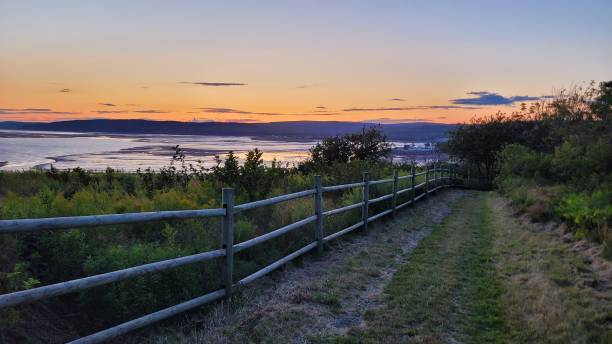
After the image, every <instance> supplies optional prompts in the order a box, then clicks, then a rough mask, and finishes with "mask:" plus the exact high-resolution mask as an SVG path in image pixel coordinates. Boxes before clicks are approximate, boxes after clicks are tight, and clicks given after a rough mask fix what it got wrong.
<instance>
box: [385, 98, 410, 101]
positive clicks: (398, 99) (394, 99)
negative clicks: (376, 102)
mask: <svg viewBox="0 0 612 344" xmlns="http://www.w3.org/2000/svg"><path fill="white" fill-rule="evenodd" d="M387 100H388V101H390V102H403V101H406V99H402V98H389V99H387Z"/></svg>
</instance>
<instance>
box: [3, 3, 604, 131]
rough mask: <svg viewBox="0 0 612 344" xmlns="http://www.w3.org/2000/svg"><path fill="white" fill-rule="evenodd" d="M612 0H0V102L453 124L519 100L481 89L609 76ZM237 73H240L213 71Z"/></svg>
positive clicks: (544, 88) (526, 89) (89, 109)
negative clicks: (480, 98) (500, 99)
mask: <svg viewBox="0 0 612 344" xmlns="http://www.w3.org/2000/svg"><path fill="white" fill-rule="evenodd" d="M611 13H612V1H513V2H505V1H504V2H502V1H367V2H366V1H300V2H298V1H265V2H264V1H234V2H212V1H211V2H209V1H6V0H0V49H1V50H2V52H3V53H2V54H1V55H0V74H1V75H2V76H3V77H2V78H1V79H0V108H3V109H12V110H23V109H27V108H46V109H50V110H49V111H48V112H49V113H48V114H46V115H44V116H42V115H41V113H40V111H38V112H33V113H27V111H21V112H20V113H19V114H16V113H15V111H13V113H12V114H11V113H10V111H9V112H8V114H7V113H6V112H7V111H5V114H0V115H2V116H4V118H8V119H19V120H40V119H44V120H53V119H63V118H67V117H69V118H72V117H75V118H90V117H100V115H104V116H106V117H117V118H133V117H139V118H140V117H142V116H143V115H144V114H148V117H147V118H152V119H163V118H173V119H179V120H189V119H191V118H197V119H214V120H244V121H274V120H299V119H304V118H307V119H313V120H325V119H335V120H375V119H377V118H382V117H381V116H383V115H384V117H385V118H389V119H391V120H392V121H414V120H420V119H427V120H432V121H444V122H456V121H461V120H465V119H466V118H469V117H471V116H472V115H474V114H476V115H479V114H486V113H487V112H491V111H497V110H499V109H502V110H504V109H507V107H508V106H509V105H518V104H516V103H513V102H510V103H509V104H500V103H494V104H485V103H486V102H483V101H476V103H474V102H470V101H469V100H468V101H467V103H466V102H465V101H464V102H461V101H459V102H457V101H455V100H457V99H465V98H467V99H471V98H473V97H475V95H474V94H469V93H473V92H486V93H488V94H492V95H498V96H500V97H503V98H504V99H513V97H518V98H515V99H523V98H521V97H527V98H526V99H530V98H534V97H535V98H537V97H540V96H543V95H548V94H551V93H552V92H553V91H554V89H558V88H562V87H568V86H572V85H576V84H579V83H581V82H584V81H590V80H596V81H603V80H608V79H612V63H610V61H612V38H611V37H612V20H610V14H611ZM225 83H228V84H232V83H233V84H243V85H233V86H230V85H227V86H222V87H219V86H218V85H217V86H211V85H206V84H225ZM476 97H478V95H476ZM489 98H490V99H494V98H495V97H489ZM389 99H401V101H400V100H395V101H389ZM487 99H488V98H487ZM398 102H401V106H396V105H398V104H397V103H398ZM100 104H114V105H117V106H116V107H115V109H113V110H108V106H104V105H100ZM127 104H134V105H127ZM453 104H455V105H457V104H459V105H461V104H463V105H476V106H479V107H478V108H476V109H473V107H474V106H466V108H452V107H448V106H450V105H453ZM499 105H504V106H505V107H502V108H500V107H496V106H499ZM130 106H132V107H130ZM443 106H447V108H445V109H443V108H440V107H443ZM351 108H363V109H383V108H390V109H392V110H371V111H351V112H346V111H343V110H344V109H351ZM202 109H209V110H202ZM210 109H233V110H236V111H233V112H232V111H229V112H228V111H216V112H215V111H212V110H210ZM316 109H318V110H316ZM145 110H155V111H148V113H147V112H143V111H145ZM323 110H326V111H325V112H324V111H323ZM104 111H106V112H109V111H114V113H101V112H104ZM138 111H140V112H138ZM316 111H318V112H316ZM53 112H57V114H53ZM383 112H384V113H383ZM67 113H69V114H67ZM317 113H318V114H317ZM237 115H239V116H237ZM43 117H44V118H43ZM0 120H2V118H0Z"/></svg>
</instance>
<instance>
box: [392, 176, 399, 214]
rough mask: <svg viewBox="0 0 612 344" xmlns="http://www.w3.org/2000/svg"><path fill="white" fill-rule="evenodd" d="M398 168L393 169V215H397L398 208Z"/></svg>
mask: <svg viewBox="0 0 612 344" xmlns="http://www.w3.org/2000/svg"><path fill="white" fill-rule="evenodd" d="M397 174H398V173H397V170H393V198H391V209H393V217H395V213H396V208H397Z"/></svg>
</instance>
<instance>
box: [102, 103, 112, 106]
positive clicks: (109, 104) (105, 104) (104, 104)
mask: <svg viewBox="0 0 612 344" xmlns="http://www.w3.org/2000/svg"><path fill="white" fill-rule="evenodd" d="M98 105H102V106H116V105H115V104H113V103H98Z"/></svg>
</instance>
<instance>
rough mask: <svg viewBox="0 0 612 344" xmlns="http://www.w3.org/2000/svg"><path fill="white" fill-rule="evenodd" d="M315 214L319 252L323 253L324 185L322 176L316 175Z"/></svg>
mask: <svg viewBox="0 0 612 344" xmlns="http://www.w3.org/2000/svg"><path fill="white" fill-rule="evenodd" d="M314 181H315V183H314V184H315V185H314V186H315V191H316V193H315V194H314V199H315V215H316V216H317V223H316V227H315V238H316V239H317V253H319V254H321V253H323V235H324V233H323V185H322V183H321V176H320V175H316V176H315V179H314Z"/></svg>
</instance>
